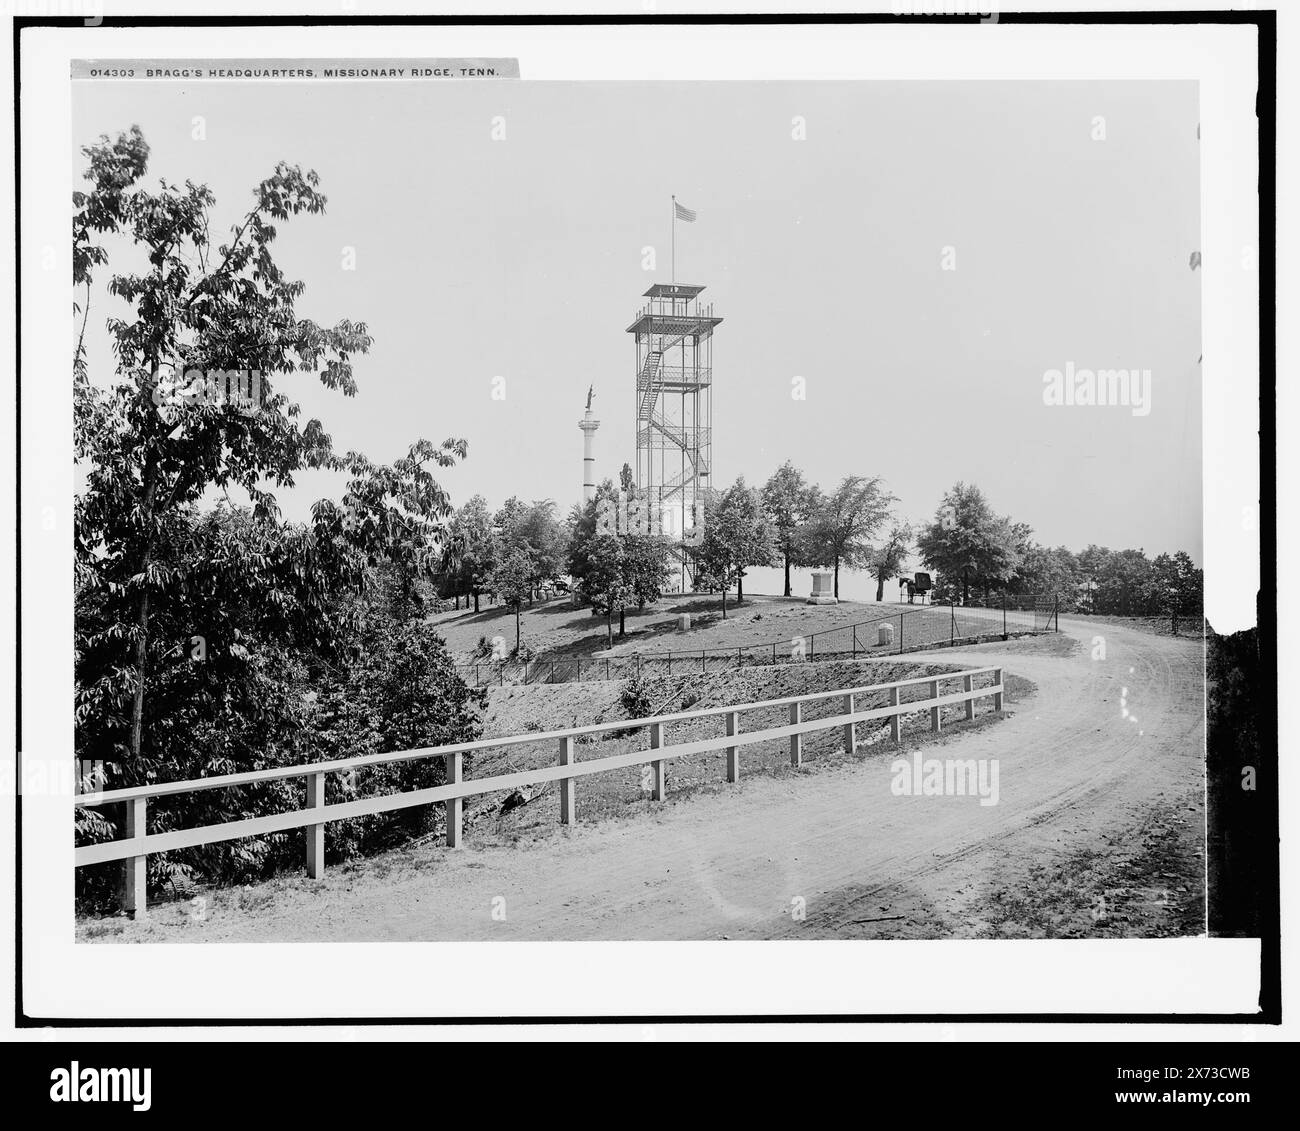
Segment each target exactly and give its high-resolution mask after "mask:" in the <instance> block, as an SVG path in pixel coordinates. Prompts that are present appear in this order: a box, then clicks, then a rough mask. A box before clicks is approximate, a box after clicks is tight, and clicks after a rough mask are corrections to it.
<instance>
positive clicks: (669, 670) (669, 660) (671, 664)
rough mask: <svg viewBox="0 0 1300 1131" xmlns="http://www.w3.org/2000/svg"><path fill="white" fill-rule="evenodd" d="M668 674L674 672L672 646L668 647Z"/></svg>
mask: <svg viewBox="0 0 1300 1131" xmlns="http://www.w3.org/2000/svg"><path fill="white" fill-rule="evenodd" d="M668 674H669V675H672V674H673V650H672V649H671V648H669V649H668Z"/></svg>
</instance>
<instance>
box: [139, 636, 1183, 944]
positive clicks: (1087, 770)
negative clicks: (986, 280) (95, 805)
mask: <svg viewBox="0 0 1300 1131" xmlns="http://www.w3.org/2000/svg"><path fill="white" fill-rule="evenodd" d="M1061 630H1062V632H1063V633H1064V634H1066V635H1068V636H1070V637H1073V638H1074V639H1075V641H1076V642H1077V647H1076V648H1075V650H1074V651H1073V653H1072V654H1070V655H1068V656H1057V655H1051V654H1044V653H1041V652H1040V653H1034V652H1030V651H1024V652H1017V645H1016V643H1015V642H1012V643H1010V644H999V645H991V646H986V647H981V648H974V649H970V650H952V649H942V650H940V651H938V652H936V653H934V655H935V657H936V658H937V659H942V660H943V661H944V662H962V663H966V662H968V663H970V664H971V665H981V666H982V665H987V664H990V663H997V662H1004V663H1005V666H1006V668H1007V670H1008V671H1011V672H1015V673H1016V674H1019V675H1022V676H1024V677H1026V678H1028V679H1030V680H1032V681H1033V682H1034V683H1035V684H1037V686H1038V692H1037V693H1036V694H1035V695H1033V696H1030V697H1029V698H1028V699H1026V700H1023V701H1022V702H1021V703H1020V704H1019V705H1017V706H1016V707H1015V708H1014V709H1013V710H1011V711H1009V712H1008V717H1007V718H1005V719H1004V720H1002V721H999V722H996V723H994V724H993V725H991V726H984V727H977V728H974V729H970V730H966V731H962V730H960V729H956V730H953V731H950V732H948V733H947V734H946V736H945V737H944V738H943V739H942V740H941V741H938V742H933V743H926V744H924V745H923V746H921V747H920V748H919V749H920V750H921V752H922V755H923V756H924V757H937V758H963V759H966V758H976V759H979V758H996V759H998V762H999V767H1000V773H999V784H1000V798H999V802H998V804H997V805H995V806H987V807H986V806H981V805H980V804H979V803H978V799H977V798H972V797H897V796H894V794H893V793H892V791H891V789H890V782H891V779H892V773H891V770H890V764H891V763H892V762H893V761H894V758H895V757H897V756H899V755H898V754H897V753H896V751H895V750H894V749H893V748H891V747H888V746H887V745H882V746H881V747H878V748H877V750H878V753H873V754H872V755H871V756H870V757H869V758H868V759H867V760H866V761H865V762H860V763H850V764H844V765H841V766H838V767H834V768H827V769H824V770H820V771H818V770H815V769H810V770H808V771H806V772H801V773H796V774H793V775H787V776H783V777H763V778H759V777H752V778H748V779H742V781H741V782H740V784H739V785H738V786H737V787H730V788H729V789H727V790H726V791H725V792H720V793H718V794H713V795H707V796H696V797H693V798H690V799H687V800H683V801H674V800H673V799H672V797H671V795H670V797H669V800H668V802H666V803H664V804H662V805H660V806H657V807H656V808H655V809H653V810H651V811H649V812H647V813H644V814H639V815H635V816H632V817H627V818H620V819H618V820H614V821H607V822H603V823H600V824H597V825H583V824H581V823H579V824H578V825H576V826H574V827H573V828H571V829H561V828H558V827H556V828H554V829H552V830H549V831H547V832H546V833H544V834H543V835H541V836H539V837H537V838H536V839H535V840H533V841H525V842H520V843H519V844H517V845H514V846H508V845H500V844H489V845H484V844H479V845H476V844H475V843H474V842H473V841H472V840H467V841H466V847H465V848H464V849H463V850H461V851H458V852H454V853H449V852H447V851H446V850H444V849H441V848H438V847H436V846H430V847H428V848H427V849H424V850H421V853H422V854H421V855H420V857H419V858H418V859H417V861H416V865H415V866H414V867H412V868H410V869H408V870H406V871H404V872H402V873H401V874H394V875H391V876H388V877H383V878H381V877H379V876H375V875H370V874H368V872H369V870H370V869H369V865H363V866H362V867H361V868H360V869H358V870H357V871H355V872H347V871H344V870H342V869H338V870H331V872H330V873H328V874H327V877H326V879H325V880H324V881H322V882H320V883H317V884H314V885H308V884H307V883H306V882H304V883H303V884H302V885H300V886H298V887H296V888H290V889H289V890H286V891H283V892H281V893H279V894H277V896H276V898H275V899H274V900H273V901H270V903H269V904H263V905H262V906H260V907H258V908H257V909H256V911H255V912H254V911H249V910H239V909H238V908H236V907H234V906H225V905H223V904H222V903H220V902H218V903H217V904H216V905H215V906H214V907H213V908H212V910H211V912H210V913H209V915H208V918H207V920H206V921H205V922H204V923H202V924H201V925H199V926H198V928H197V929H186V930H184V931H183V932H181V935H182V937H183V938H184V939H185V940H194V941H254V940H264V941H272V940H273V941H308V940H313V941H349V942H360V941H377V940H421V941H424V940H443V939H450V940H508V939H529V940H550V939H717V938H722V937H724V936H726V937H730V938H741V937H744V938H773V937H801V936H802V937H806V936H807V935H808V934H809V933H812V934H814V935H815V936H818V937H843V936H845V935H849V936H852V934H853V932H852V931H849V930H848V929H847V924H849V923H852V922H854V921H860V920H855V918H854V916H856V915H860V914H862V909H861V907H860V906H859V904H860V903H861V902H862V901H863V898H864V896H869V895H871V894H873V893H879V892H883V891H886V890H891V891H895V892H897V891H899V890H907V891H910V892H912V893H914V895H915V896H916V898H917V900H919V901H920V903H922V904H924V905H925V906H927V907H933V908H935V909H937V914H939V915H940V917H941V918H943V919H945V920H947V921H949V922H963V921H964V920H963V911H964V909H965V908H966V907H967V906H968V905H969V904H970V901H971V900H972V899H974V898H975V895H976V894H977V892H978V890H979V888H980V885H981V884H982V883H985V882H986V881H987V880H988V879H989V877H991V876H993V875H994V874H997V875H1002V876H1005V875H1008V874H1013V875H1014V874H1017V872H1018V871H1019V872H1026V871H1027V870H1028V868H1029V867H1030V866H1031V865H1032V864H1033V863H1035V862H1039V861H1042V860H1043V859H1044V858H1045V857H1047V856H1050V855H1051V854H1058V855H1059V854H1062V853H1065V852H1067V851H1071V850H1075V849H1077V848H1079V847H1084V846H1088V845H1091V844H1096V845H1112V844H1115V843H1120V844H1123V843H1125V842H1126V838H1132V837H1133V836H1134V835H1135V833H1136V832H1137V831H1140V830H1141V829H1142V827H1143V824H1144V821H1145V820H1146V819H1147V816H1148V814H1149V813H1151V812H1152V811H1153V810H1154V808H1155V807H1157V806H1160V805H1170V804H1173V805H1179V806H1183V807H1184V809H1186V810H1187V812H1188V816H1189V818H1191V817H1192V810H1193V809H1194V808H1195V807H1197V806H1199V805H1200V804H1201V798H1202V797H1203V793H1202V788H1203V787H1202V783H1203V773H1204V691H1203V688H1204V681H1203V676H1204V662H1203V650H1202V647H1201V644H1200V642H1199V641H1188V640H1183V639H1174V638H1169V637H1160V636H1155V635H1151V634H1146V633H1142V632H1140V631H1136V630H1132V629H1126V628H1123V627H1120V626H1115V625H1104V626H1098V625H1093V624H1089V623H1087V622H1083V621H1072V620H1068V619H1066V618H1062V620H1061ZM1097 636H1104V643H1105V650H1106V656H1105V659H1094V658H1093V650H1094V637H1097ZM918 655H923V654H918ZM1122 689H1127V694H1126V695H1124V699H1125V705H1126V706H1127V708H1128V712H1129V717H1127V718H1126V717H1124V715H1123V712H1122V708H1121V695H1122ZM1134 719H1136V721H1134ZM910 754H911V752H910V750H909V751H905V752H904V754H903V756H907V757H910ZM578 807H579V815H580V816H581V787H579V806H578ZM1194 819H1195V820H1196V821H1197V822H1198V828H1201V827H1203V811H1202V812H1200V813H1197V814H1196V816H1195V818H1194ZM1198 835H1200V834H1199V833H1198ZM850 890H851V891H852V892H853V893H854V895H853V896H852V897H851V898H846V897H845V896H844V895H843V893H844V892H846V891H850ZM796 898H799V899H802V900H803V901H804V904H805V906H806V909H807V918H806V919H805V920H795V919H793V918H792V915H791V909H792V906H794V901H795V900H796ZM501 900H504V903H501V902H500V901H501ZM502 910H504V915H505V917H504V919H502V918H501V917H500V916H501V913H502ZM873 910H874V908H873ZM494 911H495V913H496V917H494ZM131 926H132V927H135V926H136V925H134V924H132V925H131ZM973 929H974V928H973V927H972V930H973ZM961 933H966V932H965V931H962V932H961ZM131 935H132V931H130V930H128V931H127V932H126V935H125V937H127V938H129V937H131ZM165 937H166V938H167V939H168V941H171V940H172V939H175V938H176V935H175V934H173V933H169V934H167V935H166V936H165ZM177 941H180V940H179V939H177Z"/></svg>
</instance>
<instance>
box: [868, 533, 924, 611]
mask: <svg viewBox="0 0 1300 1131" xmlns="http://www.w3.org/2000/svg"><path fill="white" fill-rule="evenodd" d="M912 537H913V535H912V527H911V524H910V523H907V522H905V521H902V520H899V521H896V522H894V523H893V525H892V526H890V528H889V533H888V534H887V535H885V541H884V543H883V544H882V545H881V546H880V547H879V548H878V549H876V550H875V551H873V552H872V555H871V563H870V568H871V575H872V576H873V577H874V578H875V579H876V601H877V602H880V601H883V600H884V599H885V582H886V581H888V580H889V579H890V578H891V577H896V576H898V573H899V571H900V570H901V569H902V568H903V562H904V561H906V560H907V552H908V548H909V547H910V546H911V545H912Z"/></svg>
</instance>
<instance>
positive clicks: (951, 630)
mask: <svg viewBox="0 0 1300 1131" xmlns="http://www.w3.org/2000/svg"><path fill="white" fill-rule="evenodd" d="M948 615H949V617H950V618H951V622H950V624H949V625H948V643H949V644H956V643H957V603H956V602H955V601H949V602H948Z"/></svg>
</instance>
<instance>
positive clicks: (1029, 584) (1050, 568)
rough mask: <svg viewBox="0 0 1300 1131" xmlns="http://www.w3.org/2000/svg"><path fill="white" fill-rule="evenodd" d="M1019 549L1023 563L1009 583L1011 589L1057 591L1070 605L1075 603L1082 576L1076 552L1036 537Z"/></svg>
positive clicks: (1026, 591) (1036, 591) (1040, 591)
mask: <svg viewBox="0 0 1300 1131" xmlns="http://www.w3.org/2000/svg"><path fill="white" fill-rule="evenodd" d="M1019 552H1020V564H1019V565H1018V566H1017V567H1016V573H1015V576H1014V577H1013V578H1012V580H1011V585H1010V589H1011V590H1012V592H1015V593H1035V594H1037V593H1055V594H1059V595H1061V596H1063V597H1065V599H1066V603H1067V607H1072V606H1073V602H1074V599H1075V595H1076V591H1077V587H1078V579H1079V568H1078V563H1077V561H1076V560H1075V556H1074V554H1073V553H1071V552H1070V551H1069V550H1068V549H1067V548H1066V547H1064V546H1057V547H1055V548H1054V549H1053V548H1051V547H1048V546H1040V545H1039V544H1038V543H1037V542H1034V541H1026V542H1025V543H1024V544H1023V545H1022V546H1021V547H1020V548H1019Z"/></svg>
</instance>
